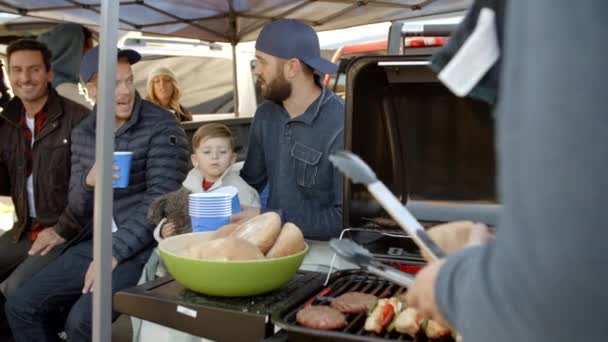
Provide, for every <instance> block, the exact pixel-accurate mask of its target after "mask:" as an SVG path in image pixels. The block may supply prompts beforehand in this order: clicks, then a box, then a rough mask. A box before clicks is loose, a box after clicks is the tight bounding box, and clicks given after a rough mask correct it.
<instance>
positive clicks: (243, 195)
mask: <svg viewBox="0 0 608 342" xmlns="http://www.w3.org/2000/svg"><path fill="white" fill-rule="evenodd" d="M239 166H240V163H237V164H234V165H232V166H230V167H229V168H228V169H226V171H224V173H223V174H222V176H221V177H220V179H218V180H217V181H216V182H215V183H213V185H212V186H211V187H210V188H209V190H203V175H201V173H200V171H199V170H198V169H196V168H194V169H192V170H191V171H190V172H189V173H188V176H186V180H184V182H183V183H182V185H183V186H184V187H185V188H186V189H188V190H190V191H192V192H213V191H215V190H217V189H219V188H221V187H223V186H234V187H235V188H237V190H238V191H239V201H240V202H241V206H246V207H254V208H259V207H260V195H259V194H258V192H257V191H255V189H254V188H252V187H250V186H249V184H247V182H245V181H244V180H243V178H241V176H239V172H238V170H240V168H239Z"/></svg>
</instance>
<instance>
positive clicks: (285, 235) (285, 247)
mask: <svg viewBox="0 0 608 342" xmlns="http://www.w3.org/2000/svg"><path fill="white" fill-rule="evenodd" d="M304 248H306V245H305V244H304V235H302V231H301V230H300V228H298V226H296V225H295V224H293V223H291V222H287V223H285V224H284V225H283V228H281V233H280V234H279V237H277V241H275V243H274V245H272V248H270V250H269V251H268V252H267V253H266V258H280V257H283V256H287V255H292V254H296V253H298V252H301V251H303V250H304Z"/></svg>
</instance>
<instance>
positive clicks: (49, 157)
mask: <svg viewBox="0 0 608 342" xmlns="http://www.w3.org/2000/svg"><path fill="white" fill-rule="evenodd" d="M7 60H8V75H9V79H10V82H11V85H12V88H13V91H14V93H15V97H14V98H13V99H12V100H10V101H9V102H8V104H7V105H6V107H5V108H4V110H3V111H2V113H0V184H1V185H0V195H10V196H11V197H12V201H13V203H14V205H15V211H16V216H17V220H16V222H15V223H14V225H13V227H12V229H10V230H9V231H7V232H6V233H5V234H3V235H2V236H1V237H0V251H1V253H0V282H1V283H0V291H1V293H0V340H2V341H5V340H7V339H8V335H9V333H10V332H9V329H8V326H7V325H6V319H5V318H4V306H3V303H4V298H5V296H6V297H8V296H10V295H11V294H12V293H13V292H14V291H15V290H16V289H18V288H19V286H21V284H22V283H23V282H24V281H25V280H27V279H28V278H30V277H31V276H32V275H33V274H34V273H36V272H38V271H39V270H40V269H42V268H43V267H44V266H45V265H47V264H48V263H49V262H51V261H52V260H53V259H54V258H56V257H57V256H58V255H59V253H60V252H61V250H62V249H63V248H64V246H65V242H66V241H68V240H70V239H72V238H73V237H74V236H75V234H74V232H71V231H66V230H62V229H61V228H60V227H58V226H57V222H58V220H59V217H60V216H61V215H62V214H63V212H64V209H65V208H66V205H67V202H68V201H67V197H68V185H69V184H68V180H69V176H70V144H71V139H70V134H71V132H72V128H74V127H75V126H76V125H77V124H78V123H79V122H80V121H81V120H82V119H83V118H84V117H85V115H86V113H87V112H88V110H87V109H86V108H84V107H83V106H81V105H79V104H77V103H75V102H72V101H70V100H68V99H66V98H64V97H62V96H60V95H59V94H57V92H56V91H55V90H54V89H53V88H52V87H51V84H50V81H51V79H52V77H53V70H52V68H51V51H50V50H49V49H48V48H47V46H46V45H44V44H43V43H40V42H37V41H35V40H31V39H23V40H19V41H16V42H13V43H12V44H10V45H9V46H8V48H7Z"/></svg>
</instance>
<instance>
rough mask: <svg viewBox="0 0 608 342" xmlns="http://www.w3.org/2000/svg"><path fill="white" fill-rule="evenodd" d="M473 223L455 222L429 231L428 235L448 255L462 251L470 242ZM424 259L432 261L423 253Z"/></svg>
mask: <svg viewBox="0 0 608 342" xmlns="http://www.w3.org/2000/svg"><path fill="white" fill-rule="evenodd" d="M472 228H473V222H471V221H454V222H450V223H445V224H440V225H437V226H434V227H432V228H430V229H429V230H427V233H428V234H429V236H430V237H431V239H433V241H435V243H437V245H439V247H441V248H442V249H443V250H444V251H445V253H446V254H447V255H450V254H453V253H456V252H458V251H460V250H461V249H462V248H463V247H464V246H465V245H466V243H467V241H468V240H469V236H470V235H471V230H472ZM422 257H424V259H426V260H427V261H431V260H432V259H431V257H430V255H428V254H427V253H426V252H424V251H422Z"/></svg>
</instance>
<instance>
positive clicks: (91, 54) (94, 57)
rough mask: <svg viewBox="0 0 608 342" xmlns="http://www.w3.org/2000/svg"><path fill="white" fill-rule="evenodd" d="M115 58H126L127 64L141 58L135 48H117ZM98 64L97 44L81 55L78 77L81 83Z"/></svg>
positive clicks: (91, 75) (94, 71)
mask: <svg viewBox="0 0 608 342" xmlns="http://www.w3.org/2000/svg"><path fill="white" fill-rule="evenodd" d="M116 54H117V58H123V57H124V58H126V59H127V60H128V61H129V64H135V63H137V62H139V61H140V60H141V55H140V54H139V52H137V51H135V50H121V49H117V53H116ZM98 65H99V45H98V46H95V47H94V48H92V49H90V50H89V51H87V53H86V54H85V55H84V57H82V62H81V64H80V79H81V80H82V82H83V83H87V82H89V81H90V80H91V77H93V75H94V74H95V73H97V66H98Z"/></svg>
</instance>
